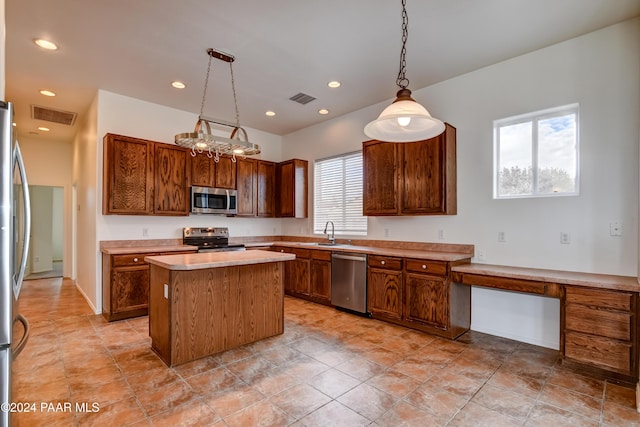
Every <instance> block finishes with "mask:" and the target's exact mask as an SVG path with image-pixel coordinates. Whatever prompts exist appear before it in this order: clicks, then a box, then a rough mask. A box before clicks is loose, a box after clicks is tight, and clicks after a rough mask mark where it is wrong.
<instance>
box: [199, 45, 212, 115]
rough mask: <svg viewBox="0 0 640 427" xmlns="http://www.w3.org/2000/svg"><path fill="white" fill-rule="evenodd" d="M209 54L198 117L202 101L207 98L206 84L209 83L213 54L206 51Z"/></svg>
mask: <svg viewBox="0 0 640 427" xmlns="http://www.w3.org/2000/svg"><path fill="white" fill-rule="evenodd" d="M208 54H209V65H208V66H207V77H206V78H205V79H204V91H203V92H202V102H201V103H200V117H202V113H203V112H204V101H205V99H206V98H207V86H208V85H209V72H210V71H211V60H212V59H213V54H212V53H211V52H208Z"/></svg>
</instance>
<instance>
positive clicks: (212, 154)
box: [175, 48, 260, 162]
mask: <svg viewBox="0 0 640 427" xmlns="http://www.w3.org/2000/svg"><path fill="white" fill-rule="evenodd" d="M207 55H209V64H208V66H207V76H206V78H205V82H204V91H203V93H202V102H201V104H200V114H199V115H198V121H197V122H196V126H195V129H194V130H193V132H186V133H179V134H177V135H176V136H175V143H176V145H179V146H180V147H185V148H190V149H191V155H192V156H194V157H195V156H196V154H197V153H206V154H207V156H208V157H209V158H213V159H214V160H215V161H216V162H217V161H218V159H219V158H220V155H221V154H227V155H230V156H232V159H233V160H234V161H235V156H236V155H240V156H251V155H255V154H260V146H259V145H257V144H253V143H251V142H249V139H248V138H247V132H246V131H245V130H244V129H243V128H242V127H241V126H240V113H239V112H238V99H237V97H236V87H235V81H234V78H233V61H235V57H234V56H232V55H229V54H226V53H223V52H220V51H217V50H214V49H211V48H209V49H207ZM213 58H216V59H219V60H221V61H224V62H227V63H228V64H229V69H230V70H231V89H232V91H233V103H234V105H235V110H236V121H235V123H231V122H227V121H224V120H220V119H213V118H210V117H205V116H204V115H203V111H204V104H205V100H206V97H207V86H208V85H209V74H210V72H211V60H212V59H213ZM212 127H213V128H214V129H215V128H218V127H223V128H227V129H230V131H231V133H230V135H229V137H228V138H227V137H224V136H219V135H214V134H213V133H212V132H211V128H212Z"/></svg>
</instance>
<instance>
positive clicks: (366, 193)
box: [362, 124, 457, 216]
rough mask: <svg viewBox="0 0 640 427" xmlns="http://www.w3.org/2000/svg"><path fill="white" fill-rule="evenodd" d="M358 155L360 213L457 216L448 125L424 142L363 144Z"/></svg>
mask: <svg viewBox="0 0 640 427" xmlns="http://www.w3.org/2000/svg"><path fill="white" fill-rule="evenodd" d="M362 154H363V162H364V163H363V173H364V184H363V185H364V190H363V213H364V215H367V216H374V215H455V214H456V213H457V195H456V129H455V128H454V127H453V126H451V125H449V124H446V129H445V131H444V132H443V133H442V134H441V135H438V136H436V137H434V138H431V139H428V140H425V141H419V142H408V143H392V142H380V141H366V142H363V144H362Z"/></svg>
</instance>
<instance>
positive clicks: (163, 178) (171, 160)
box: [154, 143, 190, 215]
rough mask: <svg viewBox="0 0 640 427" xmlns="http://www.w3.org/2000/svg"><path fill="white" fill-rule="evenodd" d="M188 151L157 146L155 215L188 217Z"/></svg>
mask: <svg viewBox="0 0 640 427" xmlns="http://www.w3.org/2000/svg"><path fill="white" fill-rule="evenodd" d="M189 157H190V156H189V154H188V151H187V150H185V149H184V148H181V147H176V146H173V145H169V144H160V143H158V144H156V145H155V156H154V159H155V161H154V163H155V168H154V170H155V192H154V214H156V215H188V214H189V210H190V206H189V186H188V184H187V183H188V182H189V173H188V168H187V166H188V164H189V163H188V162H189Z"/></svg>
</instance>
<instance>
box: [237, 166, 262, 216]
mask: <svg viewBox="0 0 640 427" xmlns="http://www.w3.org/2000/svg"><path fill="white" fill-rule="evenodd" d="M236 183H237V186H238V188H237V190H238V198H237V208H238V214H237V215H238V216H256V215H257V214H258V206H257V205H258V199H257V197H256V196H257V193H258V162H257V161H256V160H255V159H237V161H236Z"/></svg>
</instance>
